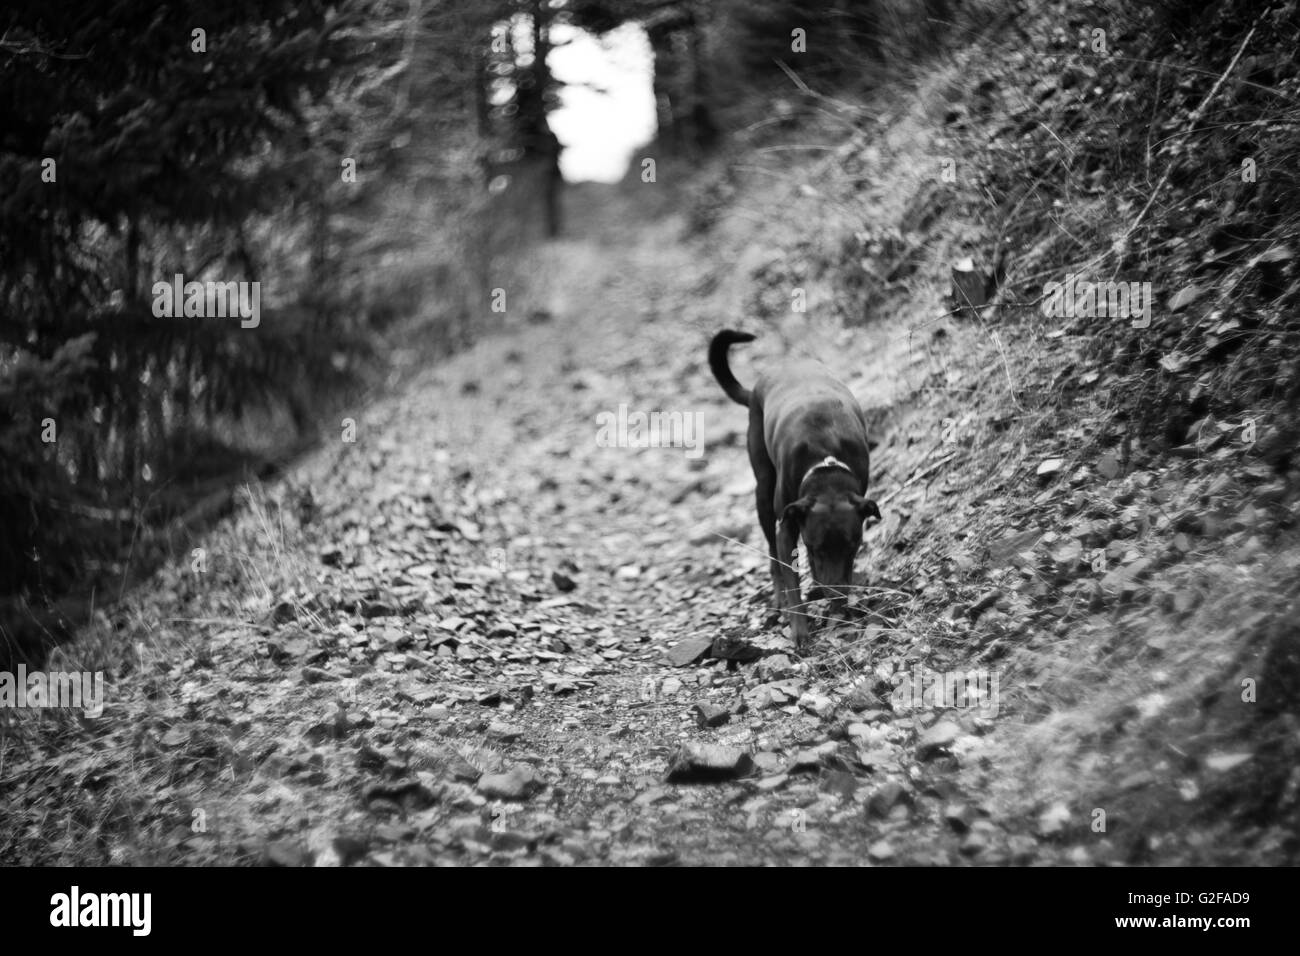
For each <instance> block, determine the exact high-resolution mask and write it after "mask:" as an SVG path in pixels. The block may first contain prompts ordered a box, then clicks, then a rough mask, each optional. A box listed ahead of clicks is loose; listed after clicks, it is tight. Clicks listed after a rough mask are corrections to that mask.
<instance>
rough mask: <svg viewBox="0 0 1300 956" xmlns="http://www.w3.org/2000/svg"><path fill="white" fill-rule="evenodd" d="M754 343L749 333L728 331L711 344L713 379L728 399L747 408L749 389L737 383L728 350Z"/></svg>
mask: <svg viewBox="0 0 1300 956" xmlns="http://www.w3.org/2000/svg"><path fill="white" fill-rule="evenodd" d="M752 341H754V336H752V335H750V334H749V333H748V332H733V331H732V330H730V329H726V330H724V331H722V332H719V333H718V334H717V335H715V336H714V337H713V341H712V342H710V343H709V369H710V370H711V371H712V372H713V377H714V378H716V379H717V380H718V384H719V385H721V386H722V390H723V391H724V392H726V393H727V397H728V398H730V399H731V400H732V401H733V402H736V403H738V404H740V405H744V406H745V407H749V389H747V388H745V387H743V386H742V385H741V384H740V383H739V382H737V381H736V376H734V375H732V374H731V366H730V365H728V364H727V349H729V348H731V346H733V345H736V344H739V343H741V342H752Z"/></svg>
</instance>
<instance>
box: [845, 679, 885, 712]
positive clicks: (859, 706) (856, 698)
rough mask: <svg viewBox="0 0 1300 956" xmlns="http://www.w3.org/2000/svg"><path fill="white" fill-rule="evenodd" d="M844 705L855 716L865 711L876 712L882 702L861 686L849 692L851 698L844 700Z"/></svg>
mask: <svg viewBox="0 0 1300 956" xmlns="http://www.w3.org/2000/svg"><path fill="white" fill-rule="evenodd" d="M844 705H845V706H846V707H848V709H849V710H851V711H853V712H854V713H855V714H859V713H861V712H862V711H864V710H874V709H876V708H877V707H879V706H880V701H878V700H877V699H876V696H875V695H874V694H872V693H871V691H870V690H868V689H867V688H866V687H865V686H863V685H861V684H859V685H858V686H857V687H855V688H853V690H851V691H850V692H849V696H847V697H845V698H844Z"/></svg>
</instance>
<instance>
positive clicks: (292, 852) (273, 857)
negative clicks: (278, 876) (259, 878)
mask: <svg viewBox="0 0 1300 956" xmlns="http://www.w3.org/2000/svg"><path fill="white" fill-rule="evenodd" d="M265 859H266V865H267V866H308V865H310V864H311V853H310V852H308V850H307V848H306V847H305V846H301V845H300V844H297V843H293V842H290V841H288V840H277V841H275V842H273V843H268V844H267V845H266V857H265Z"/></svg>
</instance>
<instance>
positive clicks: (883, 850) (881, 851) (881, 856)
mask: <svg viewBox="0 0 1300 956" xmlns="http://www.w3.org/2000/svg"><path fill="white" fill-rule="evenodd" d="M867 855H868V856H869V857H871V858H872V859H873V860H875V861H877V862H883V861H885V860H892V859H893V858H894V848H893V847H892V846H890V845H889V841H888V840H877V841H876V842H875V843H873V844H871V846H869V847H867Z"/></svg>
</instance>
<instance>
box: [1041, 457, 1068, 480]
mask: <svg viewBox="0 0 1300 956" xmlns="http://www.w3.org/2000/svg"><path fill="white" fill-rule="evenodd" d="M1064 467H1065V459H1064V458H1045V459H1043V460H1042V461H1040V462H1039V463H1038V470H1037V471H1035V472H1034V474H1035V475H1037V476H1038V477H1039V478H1051V477H1052V476H1053V475H1055V474H1057V473H1059V472H1060V470H1061V469H1062V468H1064Z"/></svg>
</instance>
